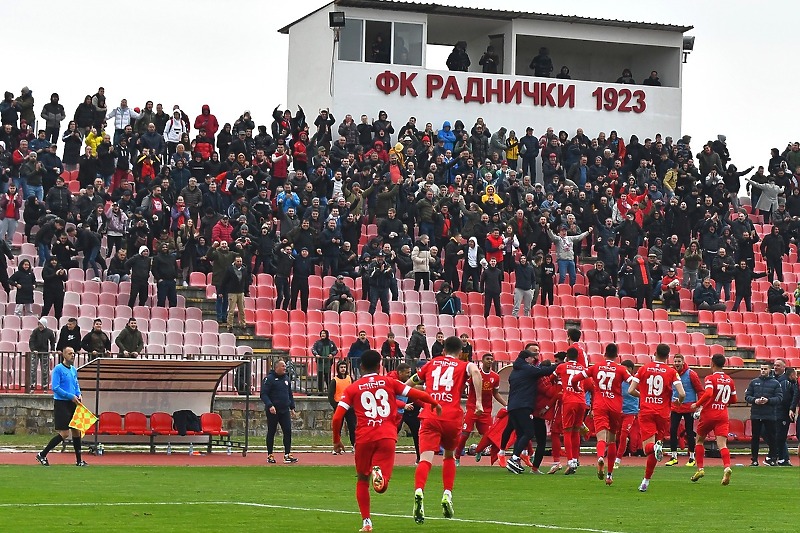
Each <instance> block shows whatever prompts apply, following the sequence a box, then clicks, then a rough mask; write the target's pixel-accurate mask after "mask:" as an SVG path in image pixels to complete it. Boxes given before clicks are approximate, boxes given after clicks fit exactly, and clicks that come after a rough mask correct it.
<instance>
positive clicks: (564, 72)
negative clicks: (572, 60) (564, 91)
mask: <svg viewBox="0 0 800 533" xmlns="http://www.w3.org/2000/svg"><path fill="white" fill-rule="evenodd" d="M556 79H559V80H571V79H572V76H570V75H569V67H568V66H566V65H563V66H562V67H561V70H560V71H559V72H558V74H556Z"/></svg>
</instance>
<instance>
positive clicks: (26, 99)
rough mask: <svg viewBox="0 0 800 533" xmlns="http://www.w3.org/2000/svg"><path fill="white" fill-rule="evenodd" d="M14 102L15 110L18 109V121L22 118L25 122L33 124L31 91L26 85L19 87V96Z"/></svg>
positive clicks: (34, 121)
mask: <svg viewBox="0 0 800 533" xmlns="http://www.w3.org/2000/svg"><path fill="white" fill-rule="evenodd" d="M14 102H16V104H17V105H16V108H17V111H19V119H20V122H21V121H23V120H24V121H25V123H27V124H31V125H33V124H35V123H36V113H35V112H34V111H33V91H31V90H30V89H29V88H28V87H27V86H25V87H23V88H22V89H20V91H19V96H18V97H17V99H16V100H14ZM20 128H21V126H20Z"/></svg>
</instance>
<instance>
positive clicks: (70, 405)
mask: <svg viewBox="0 0 800 533" xmlns="http://www.w3.org/2000/svg"><path fill="white" fill-rule="evenodd" d="M74 362H75V350H73V349H72V348H70V347H66V348H64V355H63V359H62V361H61V363H59V364H58V365H56V367H55V368H54V369H53V374H52V378H51V379H50V386H51V387H52V389H53V422H54V425H55V429H56V431H57V432H58V434H57V435H56V436H55V437H53V438H52V439H50V442H48V443H47V446H45V448H44V450H42V451H41V452H39V453H37V454H36V460H37V461H39V463H41V464H42V466H50V461H48V460H47V454H48V453H50V450H52V449H53V448H55V447H56V446H58V445H59V444H61V443H62V442H64V441H65V440H66V439H67V437H68V436H69V434H70V432H72V446H73V448H75V466H88V463H86V461H83V460H82V459H81V432H80V431H78V430H77V429H70V427H69V423H70V421H71V420H72V415H74V414H75V408H76V407H78V405H79V404H80V403H81V388H80V386H79V385H78V371H77V370H76V369H75V366H73V363H74Z"/></svg>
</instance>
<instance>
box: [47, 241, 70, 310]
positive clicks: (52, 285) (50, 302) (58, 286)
mask: <svg viewBox="0 0 800 533" xmlns="http://www.w3.org/2000/svg"><path fill="white" fill-rule="evenodd" d="M66 281H67V269H65V268H64V267H63V266H61V264H60V263H59V262H58V257H56V256H55V255H53V256H51V257H50V259H49V260H48V261H47V264H46V265H44V267H43V268H42V283H43V288H42V294H43V295H44V305H43V306H42V316H47V315H48V314H49V313H50V308H51V307H52V308H53V314H54V315H55V317H56V320H61V314H62V311H63V309H64V294H65V287H64V284H65V283H66Z"/></svg>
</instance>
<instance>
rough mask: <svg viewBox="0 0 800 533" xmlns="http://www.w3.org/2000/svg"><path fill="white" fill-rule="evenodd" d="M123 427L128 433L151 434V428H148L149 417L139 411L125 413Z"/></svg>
mask: <svg viewBox="0 0 800 533" xmlns="http://www.w3.org/2000/svg"><path fill="white" fill-rule="evenodd" d="M123 429H124V431H125V434H127V435H150V430H149V429H148V428H147V417H146V416H145V414H144V413H140V412H139V411H131V412H130V413H125V418H124V420H123Z"/></svg>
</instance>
